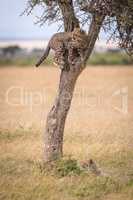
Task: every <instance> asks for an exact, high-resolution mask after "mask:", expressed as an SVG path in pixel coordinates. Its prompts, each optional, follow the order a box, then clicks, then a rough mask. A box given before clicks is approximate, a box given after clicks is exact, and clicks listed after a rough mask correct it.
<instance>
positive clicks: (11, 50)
mask: <svg viewBox="0 0 133 200" xmlns="http://www.w3.org/2000/svg"><path fill="white" fill-rule="evenodd" d="M20 50H21V48H20V47H19V46H17V45H15V46H7V47H4V48H2V52H3V56H5V57H6V56H8V55H9V56H14V55H15V54H16V53H17V52H18V51H20Z"/></svg>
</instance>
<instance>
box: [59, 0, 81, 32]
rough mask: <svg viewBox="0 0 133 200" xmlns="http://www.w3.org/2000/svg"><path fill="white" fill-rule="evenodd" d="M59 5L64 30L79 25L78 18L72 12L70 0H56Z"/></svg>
mask: <svg viewBox="0 0 133 200" xmlns="http://www.w3.org/2000/svg"><path fill="white" fill-rule="evenodd" d="M58 4H59V7H60V9H61V12H62V16H63V21H64V29H65V31H66V32H70V31H73V29H74V28H75V27H79V20H78V19H77V18H76V16H75V13H74V7H73V1H72V0H67V1H66V0H58Z"/></svg>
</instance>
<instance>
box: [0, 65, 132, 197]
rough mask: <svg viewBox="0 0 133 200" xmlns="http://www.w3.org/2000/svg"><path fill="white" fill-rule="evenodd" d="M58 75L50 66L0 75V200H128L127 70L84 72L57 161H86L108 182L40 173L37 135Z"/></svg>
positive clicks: (4, 71)
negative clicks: (93, 162)
mask: <svg viewBox="0 0 133 200" xmlns="http://www.w3.org/2000/svg"><path fill="white" fill-rule="evenodd" d="M59 75H60V70H59V69H56V68H53V67H51V68H46V67H45V68H42V67H40V68H38V69H35V68H34V67H27V68H26V67H25V68H17V67H10V68H9V67H5V68H1V69H0V154H1V156H0V177H1V178H0V188H1V189H0V199H1V200H3V199H5V200H18V199H19V200H23V199H25V200H46V199H48V200H57V199H61V200H68V199H69V200H77V199H79V200H81V199H82V200H83V199H85V200H91V199H96V198H101V199H103V200H104V199H106V200H116V199H117V200H132V199H133V168H132V166H133V92H132V91H133V78H132V77H133V68H131V67H111V66H110V67H107V68H106V67H104V68H103V67H88V68H87V69H86V70H85V71H84V72H83V73H82V75H81V76H80V77H79V79H78V81H77V85H76V89H75V93H74V98H73V101H72V106H71V109H70V112H69V115H68V118H67V122H66V127H65V138H64V154H65V155H66V156H68V155H72V157H73V158H75V159H77V160H78V161H80V160H86V159H89V158H93V159H94V160H96V162H97V163H98V164H99V165H100V167H101V168H102V170H103V171H104V172H105V173H107V174H109V176H110V177H111V178H109V179H107V178H106V177H94V176H93V175H90V174H89V175H88V174H86V175H85V174H83V175H80V176H77V175H76V176H75V175H71V176H66V177H63V178H58V177H55V176H52V175H45V174H43V173H42V172H40V169H39V167H38V165H40V164H38V163H40V162H41V161H42V157H43V130H44V126H45V120H46V116H47V113H48V111H49V109H50V106H51V104H52V102H53V101H54V97H55V95H56V91H57V87H58V81H59ZM11 88H12V90H11ZM13 88H14V89H13ZM9 89H10V93H7V92H8V91H9ZM120 92H121V93H122V94H119V93H120ZM7 95H8V97H9V102H7V100H8V99H7ZM40 98H41V99H40ZM42 100H43V102H42ZM11 102H12V103H13V102H15V103H17V105H10V103H11ZM122 104H123V105H122Z"/></svg>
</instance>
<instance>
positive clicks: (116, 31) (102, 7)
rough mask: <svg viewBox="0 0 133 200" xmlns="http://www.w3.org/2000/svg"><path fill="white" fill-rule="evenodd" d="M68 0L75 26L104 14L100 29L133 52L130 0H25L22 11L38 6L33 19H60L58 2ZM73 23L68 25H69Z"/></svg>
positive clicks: (132, 14) (43, 21)
mask: <svg viewBox="0 0 133 200" xmlns="http://www.w3.org/2000/svg"><path fill="white" fill-rule="evenodd" d="M68 2H71V5H72V9H73V12H71V13H69V11H68V15H69V14H71V15H72V14H73V17H75V18H76V20H77V22H78V23H77V26H79V24H80V25H81V26H84V25H88V26H89V24H90V22H91V20H92V17H95V15H99V16H100V15H104V16H105V20H104V23H103V26H102V28H103V30H104V31H105V32H108V33H109V34H110V37H109V39H111V38H113V39H116V40H117V41H118V44H119V47H121V48H123V49H125V50H126V52H127V53H128V54H129V55H133V1H132V0H73V1H72V0H28V1H27V7H26V9H25V12H24V13H26V14H27V15H29V14H31V13H32V11H33V10H34V8H35V7H40V8H41V11H42V13H41V14H40V16H38V17H37V21H36V22H37V23H39V24H40V25H43V24H44V23H46V22H48V23H55V22H64V20H65V19H64V16H63V15H62V13H61V12H62V11H61V10H60V4H61V3H63V4H65V3H68ZM73 28H74V27H72V29H73Z"/></svg>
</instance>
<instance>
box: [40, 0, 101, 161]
mask: <svg viewBox="0 0 133 200" xmlns="http://www.w3.org/2000/svg"><path fill="white" fill-rule="evenodd" d="M59 6H60V9H61V11H62V15H63V19H64V28H65V31H72V30H73V28H74V27H77V26H79V22H78V19H77V18H76V17H75V14H74V9H73V4H72V1H71V0H69V1H59ZM103 20H104V16H100V17H99V16H97V17H95V18H93V19H92V22H91V25H90V29H89V32H88V48H87V50H86V53H85V62H86V61H87V59H88V58H89V56H90V55H91V52H92V50H93V48H94V45H95V42H96V39H97V37H98V34H99V32H100V28H101V26H102V22H103ZM69 67H70V70H69V71H65V70H62V71H61V75H60V83H59V89H58V94H57V97H56V99H55V102H54V105H53V106H52V108H51V110H50V112H49V114H48V117H47V121H46V130H45V134H44V161H45V162H49V161H52V160H55V159H59V158H60V157H62V155H63V133H64V126H65V121H66V117H67V114H68V111H69V108H70V105H71V100H72V97H73V92H74V88H75V84H76V80H77V78H78V76H79V75H80V74H81V72H82V71H83V69H84V68H85V66H84V67H83V65H82V63H78V64H77V65H75V66H69Z"/></svg>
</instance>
